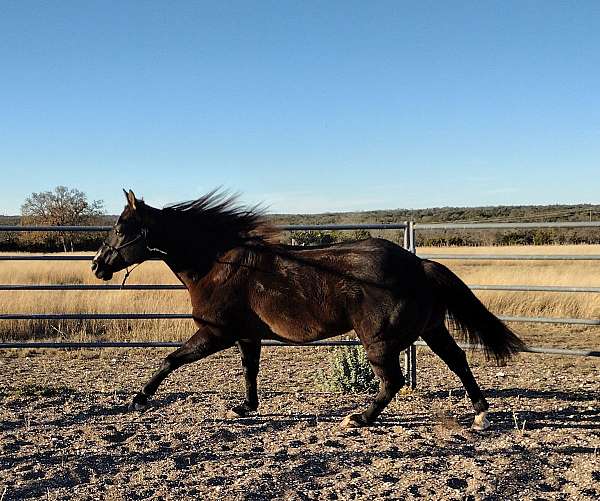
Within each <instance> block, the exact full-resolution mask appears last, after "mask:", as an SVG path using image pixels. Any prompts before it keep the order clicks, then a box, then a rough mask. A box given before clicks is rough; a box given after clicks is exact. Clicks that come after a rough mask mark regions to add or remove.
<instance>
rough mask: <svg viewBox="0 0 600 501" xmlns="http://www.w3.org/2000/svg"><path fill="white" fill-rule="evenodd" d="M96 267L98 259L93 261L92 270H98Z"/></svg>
mask: <svg viewBox="0 0 600 501" xmlns="http://www.w3.org/2000/svg"><path fill="white" fill-rule="evenodd" d="M96 268H98V263H97V262H96V261H92V271H96Z"/></svg>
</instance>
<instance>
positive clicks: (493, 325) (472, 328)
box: [423, 260, 525, 363]
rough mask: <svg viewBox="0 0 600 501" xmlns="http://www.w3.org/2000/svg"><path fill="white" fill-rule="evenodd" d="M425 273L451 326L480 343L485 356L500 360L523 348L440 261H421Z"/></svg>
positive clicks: (474, 341) (512, 333)
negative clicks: (443, 303)
mask: <svg viewBox="0 0 600 501" xmlns="http://www.w3.org/2000/svg"><path fill="white" fill-rule="evenodd" d="M423 267H424V269H425V273H426V275H427V278H428V279H429V281H430V283H431V284H432V286H433V288H434V289H435V290H436V291H437V292H438V294H439V298H440V300H441V301H443V302H445V304H446V308H447V312H448V317H449V320H450V323H451V324H452V325H453V327H454V328H455V329H456V330H457V331H459V332H460V333H461V334H462V335H463V337H464V338H465V339H466V340H467V341H468V342H469V343H472V344H481V345H482V346H483V348H484V350H485V354H486V356H487V357H488V358H489V357H494V358H495V359H496V360H497V361H498V362H500V363H503V362H505V361H506V360H507V359H508V358H510V357H511V356H512V355H514V354H515V353H517V352H518V351H521V350H523V349H525V343H523V341H521V340H520V339H519V338H518V337H517V335H516V334H515V333H514V332H512V331H511V330H510V329H509V328H508V327H507V326H506V325H504V323H502V321H501V320H500V319H499V318H498V317H496V316H495V315H494V314H493V313H491V312H490V311H489V310H488V309H487V308H486V307H485V306H484V305H483V304H482V303H481V301H479V299H477V297H476V296H475V294H473V293H472V292H471V289H469V287H468V286H467V285H466V284H465V283H464V282H463V281H462V280H461V279H460V278H458V277H457V276H456V275H455V274H454V273H452V272H451V271H450V270H449V269H448V268H446V267H445V266H444V265H443V264H440V263H436V262H435V261H428V260H424V261H423Z"/></svg>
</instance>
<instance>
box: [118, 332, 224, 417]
mask: <svg viewBox="0 0 600 501" xmlns="http://www.w3.org/2000/svg"><path fill="white" fill-rule="evenodd" d="M234 342H235V340H234V339H233V337H231V336H228V335H227V334H225V333H224V332H223V331H221V330H220V329H218V328H215V327H212V326H203V327H201V328H200V329H199V330H198V331H197V332H196V333H195V334H194V335H193V336H192V337H191V338H190V339H188V340H187V341H186V342H185V343H184V344H183V345H182V346H181V347H180V348H178V349H177V350H175V351H174V352H173V353H171V354H170V355H168V356H167V357H166V358H165V359H164V360H163V362H162V364H161V366H160V368H159V369H158V371H157V372H156V373H155V374H154V375H153V376H152V377H151V378H150V381H148V382H147V383H146V385H145V386H144V387H143V388H142V390H141V391H140V392H139V393H138V394H137V395H136V396H135V397H134V399H133V402H131V404H130V405H129V409H130V410H136V411H143V410H145V409H146V408H147V407H148V398H149V397H151V396H152V395H154V394H155V393H156V390H157V389H158V387H159V386H160V384H161V383H162V382H163V381H164V380H165V378H166V377H167V376H168V375H169V374H171V372H173V371H174V370H176V369H178V368H179V367H181V366H182V365H185V364H189V363H191V362H195V361H196V360H200V359H202V358H205V357H208V356H209V355H212V354H213V353H216V352H218V351H221V350H224V349H226V348H229V347H230V346H233V344H234Z"/></svg>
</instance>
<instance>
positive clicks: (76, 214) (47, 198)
mask: <svg viewBox="0 0 600 501" xmlns="http://www.w3.org/2000/svg"><path fill="white" fill-rule="evenodd" d="M103 212H104V202H102V200H94V201H91V202H90V201H88V199H87V195H86V194H85V193H83V192H82V191H80V190H78V189H76V188H67V187H66V186H57V187H56V188H54V191H41V192H39V193H32V194H31V195H30V196H28V197H27V198H26V199H25V202H24V203H23V205H21V224H24V225H45V226H71V225H73V226H80V225H86V224H91V223H93V222H94V220H95V219H96V218H98V216H100V215H102V214H103ZM39 236H40V237H43V238H48V235H39ZM57 236H58V238H59V239H60V242H61V244H62V247H63V249H64V251H65V252H67V244H68V247H69V248H70V250H73V241H74V234H73V233H66V232H59V233H58V235H57Z"/></svg>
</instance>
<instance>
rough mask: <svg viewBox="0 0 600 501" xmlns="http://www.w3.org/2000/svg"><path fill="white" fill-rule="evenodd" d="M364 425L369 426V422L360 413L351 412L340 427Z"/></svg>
mask: <svg viewBox="0 0 600 501" xmlns="http://www.w3.org/2000/svg"><path fill="white" fill-rule="evenodd" d="M363 426H367V423H366V422H365V421H364V419H363V417H362V416H361V415H360V414H350V415H348V416H346V417H345V418H344V419H342V422H341V423H340V428H362V427H363Z"/></svg>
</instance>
